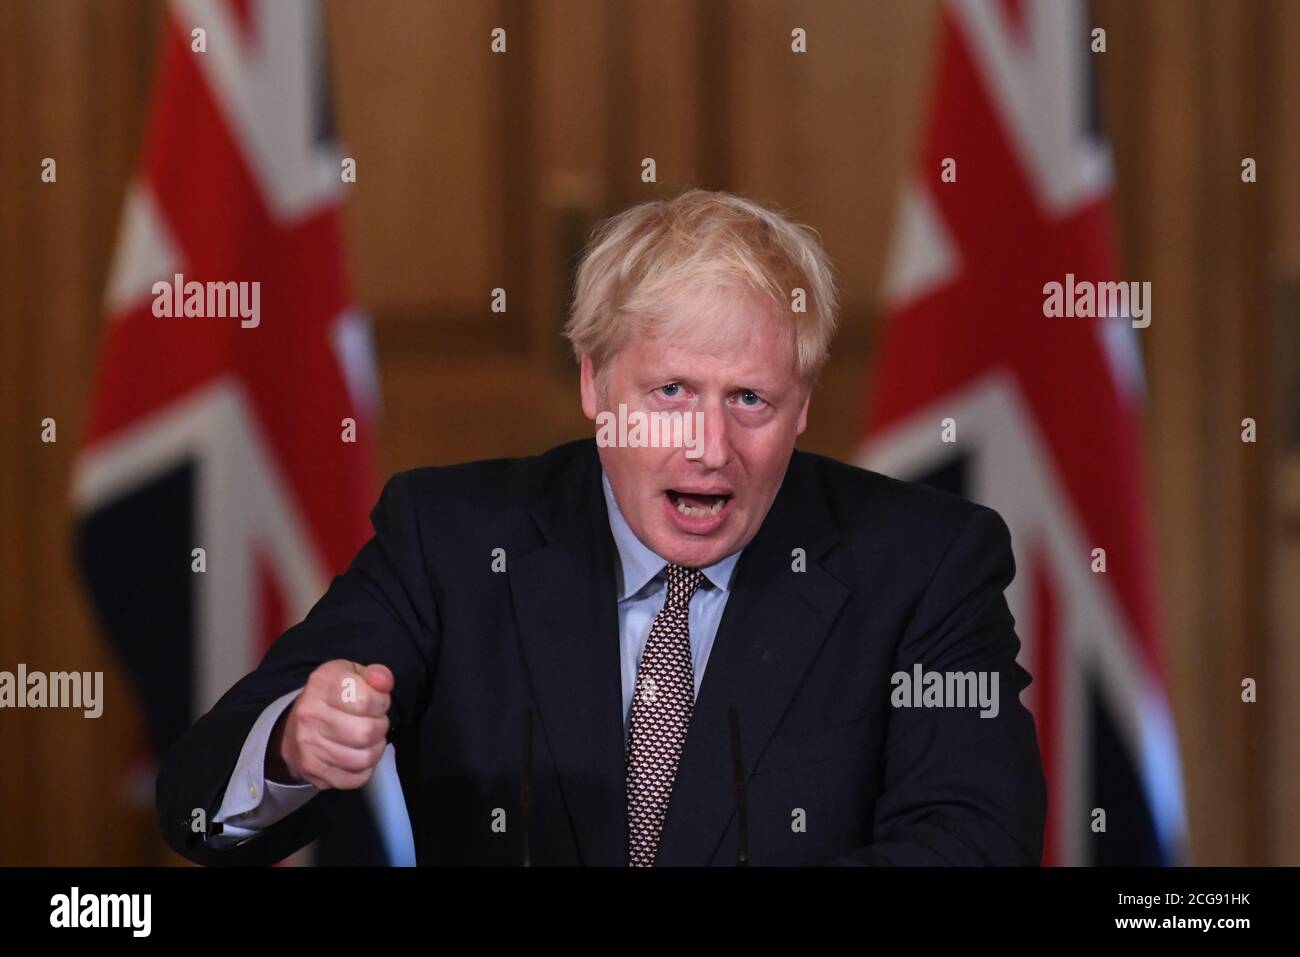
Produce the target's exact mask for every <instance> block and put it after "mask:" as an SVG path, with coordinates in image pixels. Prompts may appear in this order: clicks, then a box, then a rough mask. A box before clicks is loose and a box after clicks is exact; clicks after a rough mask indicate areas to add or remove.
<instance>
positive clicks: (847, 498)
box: [792, 452, 1005, 546]
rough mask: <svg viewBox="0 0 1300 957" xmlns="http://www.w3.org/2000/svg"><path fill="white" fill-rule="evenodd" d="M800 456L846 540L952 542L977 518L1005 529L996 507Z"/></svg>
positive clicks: (829, 460)
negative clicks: (896, 539) (882, 539)
mask: <svg viewBox="0 0 1300 957" xmlns="http://www.w3.org/2000/svg"><path fill="white" fill-rule="evenodd" d="M795 455H796V456H797V461H798V468H799V470H800V472H802V473H803V474H802V476H801V478H802V481H803V482H806V483H808V486H809V488H810V489H811V490H813V491H812V494H817V495H819V496H820V497H821V498H822V500H823V501H824V502H825V503H826V507H827V508H828V510H829V511H830V513H831V515H832V516H833V518H834V520H835V523H836V524H837V526H838V527H839V529H840V532H841V534H842V535H844V536H845V537H846V538H850V539H852V538H859V537H862V536H869V537H871V538H873V539H877V540H878V539H880V538H881V537H882V536H883V537H885V538H893V537H898V538H901V539H903V540H906V541H908V542H910V543H912V544H914V545H916V546H921V545H923V544H924V543H927V542H935V543H941V544H946V543H949V542H951V541H952V540H953V539H954V538H955V537H956V535H957V534H958V533H959V532H960V531H961V530H962V529H963V528H964V527H965V526H966V525H967V524H968V523H969V522H970V521H971V520H972V519H973V518H974V516H976V515H983V516H984V517H985V519H986V520H988V521H990V522H992V524H994V525H995V526H1000V527H1002V528H1003V529H1005V525H1004V524H1003V522H1002V519H1001V517H1000V516H999V515H998V514H997V513H996V512H995V511H994V510H993V509H991V508H988V507H987V506H984V505H979V504H977V503H975V502H972V501H970V500H969V499H966V498H962V497H961V496H960V495H954V494H953V493H951V492H946V491H943V490H941V489H937V488H934V487H932V486H929V485H925V484H922V483H920V482H909V481H904V480H902V479H897V478H891V477H890V476H888V475H883V474H881V473H879V472H873V471H870V470H869V469H865V468H860V467H858V466H855V465H850V464H848V463H846V462H841V461H838V460H836V459H832V458H828V457H827V456H823V455H816V454H813V453H808V452H796V453H795ZM792 464H793V463H792Z"/></svg>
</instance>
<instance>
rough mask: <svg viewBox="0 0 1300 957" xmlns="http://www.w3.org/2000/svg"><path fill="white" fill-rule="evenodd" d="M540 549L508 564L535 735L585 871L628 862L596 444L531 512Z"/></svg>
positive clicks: (610, 590)
mask: <svg viewBox="0 0 1300 957" xmlns="http://www.w3.org/2000/svg"><path fill="white" fill-rule="evenodd" d="M532 517H533V520H534V521H535V522H536V524H537V527H538V530H539V531H540V532H541V534H542V537H543V540H544V544H543V545H542V547H541V548H539V549H537V550H536V551H533V552H530V553H529V554H526V555H521V556H518V557H513V556H512V557H510V558H509V559H508V565H507V568H508V574H509V578H510V591H511V596H512V598H513V601H514V608H515V617H516V621H517V625H518V630H519V637H520V644H521V646H522V651H523V655H524V660H525V662H526V663H527V667H528V673H529V676H530V679H531V681H532V689H533V694H534V696H535V699H536V702H537V709H538V716H539V721H538V724H539V727H540V734H542V735H544V736H545V740H546V744H547V746H548V748H549V749H550V751H551V753H552V754H553V755H554V757H555V766H556V770H557V774H558V776H559V781H560V789H561V792H562V793H563V795H564V800H565V803H566V806H567V808H568V811H569V816H570V819H571V822H572V825H573V828H574V831H575V833H576V834H577V837H578V847H579V854H580V857H581V859H582V861H583V863H584V864H601V865H626V864H627V813H626V797H625V793H626V790H625V784H624V765H623V716H622V713H621V712H622V690H621V684H620V681H621V679H620V664H619V637H618V611H617V602H616V595H615V583H614V543H613V538H612V535H611V533H610V530H609V518H608V516H607V515H606V512H605V500H604V496H603V494H602V492H601V488H600V467H599V462H598V459H597V457H596V455H595V446H594V443H592V444H590V447H584V448H583V449H582V450H581V451H580V452H579V453H578V454H577V455H575V456H574V459H573V461H572V462H571V463H570V464H569V466H568V467H567V468H566V469H564V470H563V471H562V473H561V474H560V475H559V476H557V478H556V480H555V482H554V483H553V485H552V486H551V487H550V488H549V489H545V490H543V494H542V497H541V499H540V501H539V504H538V505H537V506H535V507H534V508H533V510H532Z"/></svg>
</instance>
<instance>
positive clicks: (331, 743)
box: [265, 660, 393, 789]
mask: <svg viewBox="0 0 1300 957" xmlns="http://www.w3.org/2000/svg"><path fill="white" fill-rule="evenodd" d="M392 690H393V673H392V672H391V671H389V670H388V669H387V668H386V667H384V666H383V665H370V666H369V667H362V666H361V665H358V664H356V663H354V662H351V661H342V660H338V661H327V662H325V664H323V665H321V666H320V667H319V668H317V669H316V670H315V671H313V672H312V673H311V677H309V678H308V679H307V686H306V687H305V688H303V691H302V694H300V695H298V697H297V698H296V699H295V700H294V702H293V705H292V706H291V707H290V708H289V709H288V710H287V711H286V712H285V713H284V714H282V715H280V719H279V720H278V721H277V722H276V723H275V730H274V731H272V733H271V740H270V742H269V743H268V744H267V747H266V765H265V772H266V776H267V777H269V778H270V779H271V780H273V781H280V782H282V783H288V782H297V783H303V782H306V783H308V784H314V785H316V787H318V788H342V789H350V788H359V787H361V785H363V784H365V783H366V782H367V781H369V780H370V775H372V774H374V772H375V765H377V764H378V763H379V759H380V758H381V757H382V756H383V754H384V747H385V745H386V744H387V743H388V741H387V737H386V735H387V734H388V707H389V705H390V704H391V703H392V698H391V693H392Z"/></svg>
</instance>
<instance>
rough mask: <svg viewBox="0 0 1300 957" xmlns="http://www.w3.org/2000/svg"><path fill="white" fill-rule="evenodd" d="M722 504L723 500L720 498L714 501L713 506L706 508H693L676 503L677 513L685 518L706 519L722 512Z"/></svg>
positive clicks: (683, 503) (682, 503)
mask: <svg viewBox="0 0 1300 957" xmlns="http://www.w3.org/2000/svg"><path fill="white" fill-rule="evenodd" d="M722 504H723V500H722V499H721V498H718V499H715V500H714V502H713V504H712V505H710V506H709V507H708V508H694V507H692V506H690V505H687V504H686V503H685V502H678V503H677V511H679V512H681V513H682V514H683V515H685V516H686V517H687V518H708V517H709V516H711V515H717V514H718V513H719V512H720V511H722Z"/></svg>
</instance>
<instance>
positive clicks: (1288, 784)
mask: <svg viewBox="0 0 1300 957" xmlns="http://www.w3.org/2000/svg"><path fill="white" fill-rule="evenodd" d="M994 5H995V6H997V7H999V8H1008V9H1011V8H1015V7H1017V6H1018V5H1017V4H1014V3H1007V4H1003V3H1000V2H999V3H996V4H994ZM189 6H194V5H186V4H180V5H178V7H179V8H180V9H182V10H186V9H187V8H188V7H189ZM233 6H234V7H235V8H236V9H238V10H240V11H241V15H244V16H247V15H248V11H249V10H250V9H253V10H255V9H256V7H257V5H256V4H252V5H251V7H250V4H246V3H235V4H233ZM322 9H323V13H324V28H325V32H324V43H325V47H326V49H327V50H328V57H329V62H330V70H329V74H330V89H331V92H332V99H333V127H334V132H335V133H336V134H337V136H338V138H339V141H340V149H341V152H342V153H343V155H346V156H350V157H354V158H356V160H357V180H356V183H355V184H350V185H348V186H347V187H346V188H345V190H344V193H343V199H344V203H343V206H342V225H343V232H342V237H341V243H340V246H341V252H342V256H343V260H344V262H345V263H346V267H345V268H346V272H347V273H348V274H350V277H351V281H352V288H353V292H354V299H355V302H356V303H357V305H358V306H359V307H360V308H361V309H362V310H363V311H364V312H366V313H368V314H369V316H370V318H371V320H372V324H373V346H374V356H375V360H376V363H377V369H378V381H379V391H380V395H381V397H382V412H381V413H380V414H379V417H378V420H377V421H376V423H375V425H374V427H373V430H372V431H370V432H369V435H370V436H371V438H372V445H371V447H370V448H369V449H368V454H370V455H372V456H373V474H374V477H375V480H376V482H377V481H378V479H379V478H380V477H383V476H387V475H390V474H391V473H393V472H395V471H397V470H400V469H406V468H412V467H416V466H421V465H428V464H441V463H450V462H456V461H462V460H466V459H474V458H482V457H492V456H506V455H523V454H529V453H534V452H538V451H541V450H544V449H546V448H548V447H550V446H551V445H554V444H556V443H559V442H561V441H565V440H567V439H570V438H574V437H579V436H582V435H587V434H589V432H590V426H589V424H588V423H587V422H586V420H585V419H583V417H582V416H581V413H580V410H579V408H578V397H577V388H576V386H577V373H576V366H575V365H574V363H573V360H572V358H571V356H570V354H569V352H568V347H567V343H566V342H565V341H564V340H563V339H562V338H561V336H560V329H561V326H562V324H563V321H564V318H565V310H566V307H567V297H568V289H569V283H570V280H571V270H572V266H573V262H574V257H575V256H576V255H577V253H578V252H579V250H580V249H581V247H582V245H583V243H584V242H585V240H586V237H587V235H588V233H589V231H590V229H591V227H592V226H593V225H594V224H595V223H596V222H598V221H599V220H600V219H601V218H603V217H605V216H607V215H609V214H611V213H614V212H616V211H618V210H620V209H623V208H625V207H626V206H628V205H631V204H633V203H635V202H638V201H641V200H643V199H647V198H651V197H655V196H669V195H673V194H675V193H676V192H678V191H679V190H680V189H681V188H683V187H686V186H701V187H705V188H710V189H726V190H730V191H735V192H739V193H742V194H745V195H747V196H750V197H753V198H755V199H759V200H763V201H766V202H770V203H773V204H776V205H779V206H781V207H784V208H787V209H789V210H791V211H792V212H793V213H794V215H796V216H797V217H798V218H800V219H801V220H803V221H804V222H807V223H809V224H811V225H813V226H815V227H816V228H817V229H818V231H819V232H820V233H821V235H822V238H823V240H824V242H825V245H826V248H827V250H828V251H829V253H830V255H831V257H832V258H833V259H834V261H835V263H836V264H837V267H838V269H839V271H840V276H841V280H842V284H843V291H844V307H843V320H842V327H841V331H840V333H839V335H838V337H837V339H836V341H835V344H834V346H833V349H832V358H831V361H830V364H829V366H828V368H827V369H826V371H825V373H824V374H823V376H822V379H821V382H820V385H819V388H818V390H817V392H816V393H815V397H814V400H813V409H812V415H811V418H810V421H809V428H808V431H807V433H806V434H805V436H804V438H803V441H802V443H801V447H802V448H804V449H807V450H810V451H816V452H822V453H825V454H829V455H832V456H835V457H838V458H842V459H848V460H856V459H857V458H858V456H859V453H860V450H861V448H862V444H863V440H864V437H865V435H866V429H867V422H868V420H869V415H870V413H869V409H868V397H869V395H871V390H872V384H873V383H872V376H873V374H874V372H873V370H874V368H875V366H874V363H875V362H876V361H877V360H878V358H879V351H880V343H881V337H882V330H883V328H884V325H885V321H886V319H887V311H888V310H887V309H886V308H885V305H884V297H883V293H882V288H883V282H884V275H885V270H886V264H887V258H888V254H889V250H890V248H891V242H892V241H893V237H894V229H895V227H896V225H897V223H898V210H899V196H900V191H901V189H902V186H903V184H904V182H906V181H907V179H908V177H909V176H910V175H911V174H912V173H913V171H914V169H915V165H916V161H917V158H918V155H919V151H920V146H921V141H922V138H923V136H924V133H925V130H926V129H927V126H928V124H929V122H930V119H931V117H930V112H929V111H930V106H931V102H932V100H931V98H932V95H933V92H934V89H935V83H936V78H937V73H938V67H939V64H938V57H939V50H940V38H941V36H942V30H941V26H940V24H941V16H942V11H941V5H940V4H939V3H938V2H935V0H896V2H892V0H818V2H816V3H799V2H794V0H538V2H531V0H481V2H474V3H465V2H461V0H369V2H364V3H362V2H352V0H330V2H326V3H324V4H323V5H322ZM168 16H169V13H168V8H167V7H166V6H165V5H164V3H162V2H160V0H141V2H134V0H132V2H111V3H110V2H102V0H0V244H2V247H0V248H2V251H3V255H2V256H0V394H2V396H3V401H2V402H0V422H2V423H3V428H0V669H4V670H9V671H13V670H15V668H16V666H17V664H18V663H19V662H25V663H26V665H27V667H28V668H29V669H38V668H39V669H44V670H47V671H57V670H74V669H75V670H82V671H96V670H100V671H103V672H104V673H105V690H104V698H105V710H104V714H103V716H102V717H101V718H99V719H96V720H86V719H84V718H82V717H81V714H80V712H78V711H53V710H47V711H33V710H8V709H6V710H4V711H0V767H2V768H3V769H4V770H3V772H2V773H0V802H2V810H0V863H3V864H155V863H170V862H175V861H178V860H179V858H177V857H175V856H174V855H173V854H171V852H170V851H168V850H166V849H165V848H164V846H163V845H162V842H161V840H160V838H159V836H158V827H157V822H156V820H155V815H154V810H153V804H152V764H151V761H150V757H149V754H148V749H147V747H146V746H145V745H144V742H145V741H146V740H147V738H148V733H147V726H148V724H149V717H148V715H147V714H146V712H147V710H148V709H147V708H145V707H143V706H142V705H141V704H140V701H139V696H138V694H137V692H136V690H135V687H134V686H133V684H132V683H131V681H130V680H129V679H128V674H127V669H125V668H124V666H123V663H122V658H121V656H120V655H119V654H117V653H115V652H114V651H113V650H112V649H113V645H111V644H110V643H109V642H107V641H106V640H105V635H104V632H103V630H102V628H101V625H100V621H101V619H100V618H97V617H96V615H95V613H94V611H93V608H92V605H91V602H90V600H89V597H88V593H87V589H86V587H85V585H84V583H83V581H82V579H81V577H80V575H79V573H78V568H77V563H76V561H75V543H76V541H77V538H76V536H77V527H78V522H79V516H78V513H77V511H76V510H75V509H74V507H73V504H72V503H73V497H74V471H75V469H76V466H77V461H78V455H79V453H80V451H81V450H82V448H83V447H84V446H85V444H86V436H87V435H88V434H90V433H91V432H92V431H93V428H92V424H91V421H90V420H91V417H92V407H93V406H94V404H95V402H96V399H95V382H96V380H97V377H98V376H100V375H101V374H102V373H101V371H100V370H101V363H102V362H103V361H104V355H105V349H106V338H107V331H106V317H107V315H108V310H107V308H106V305H105V302H106V290H107V289H108V286H109V278H110V269H111V267H112V263H113V260H114V255H115V253H116V251H117V249H118V246H119V242H120V236H121V235H122V234H121V232H120V229H121V225H122V220H123V210H124V208H125V207H126V204H127V195H128V187H129V186H130V184H131V183H132V181H133V179H134V178H135V177H136V176H137V174H138V172H139V170H140V168H141V164H142V162H144V160H145V156H144V155H143V154H144V153H145V152H146V146H145V143H146V137H147V130H148V124H149V118H150V104H151V102H153V100H154V97H155V95H156V92H157V85H158V83H159V82H160V76H161V70H160V57H161V52H162V51H163V50H164V49H165V47H166V36H165V34H166V31H167V30H168V29H174V27H169V26H168ZM1087 19H1088V23H1089V24H1090V25H1091V26H1097V27H1102V28H1104V29H1105V30H1106V33H1107V49H1106V52H1105V53H1102V54H1097V55H1095V56H1093V57H1092V58H1091V63H1092V65H1093V67H1094V68H1095V71H1096V76H1097V81H1098V84H1099V85H1098V96H1099V106H1100V115H1101V118H1102V123H1103V126H1104V128H1105V132H1106V134H1107V136H1108V137H1109V140H1110V143H1111V146H1112V149H1113V157H1114V185H1113V191H1112V195H1111V200H1112V209H1113V213H1114V221H1115V226H1116V236H1115V247H1116V248H1115V252H1116V253H1117V255H1118V258H1119V262H1120V263H1121V267H1120V275H1121V276H1122V277H1123V278H1125V279H1135V280H1147V281H1151V282H1152V283H1153V287H1154V290H1155V292H1154V296H1155V318H1154V321H1153V323H1152V325H1151V327H1150V328H1148V329H1145V330H1143V331H1142V334H1141V336H1140V346H1141V349H1142V361H1143V364H1144V367H1145V374H1146V413H1145V423H1144V432H1143V438H1142V443H1143V448H1144V451H1145V456H1146V463H1147V476H1146V478H1145V479H1144V482H1145V483H1146V485H1147V490H1146V492H1147V497H1148V499H1149V502H1150V521H1151V526H1152V531H1153V535H1154V538H1153V544H1154V555H1155V557H1154V564H1155V569H1154V570H1155V583H1156V586H1157V589H1158V591H1157V598H1158V605H1159V612H1160V615H1161V617H1162V620H1163V623H1164V624H1163V627H1162V630H1161V641H1162V642H1163V645H1164V657H1165V665H1164V684H1165V688H1166V691H1167V695H1168V700H1169V707H1170V710H1171V713H1172V717H1173V722H1174V727H1175V731H1176V734H1177V740H1178V745H1179V751H1180V757H1181V765H1182V778H1183V787H1184V797H1185V803H1186V815H1187V848H1186V850H1187V856H1186V860H1187V861H1188V862H1190V863H1193V864H1201V865H1209V864H1214V865H1239V864H1256V865H1263V864H1293V865H1294V864H1300V814H1298V813H1297V810H1298V809H1300V760H1298V754H1300V747H1298V746H1297V744H1296V737H1295V734H1296V729H1297V728H1300V643H1297V638H1298V637H1300V635H1298V634H1297V632H1298V630H1300V629H1298V628H1297V622H1300V401H1298V400H1300V215H1298V214H1300V176H1297V175H1295V171H1296V170H1297V169H1300V3H1297V2H1294V0H1195V2H1193V0H1139V2H1132V0H1098V2H1095V3H1093V4H1092V5H1091V8H1090V13H1089V14H1088V18H1087ZM497 27H502V28H504V29H505V31H506V36H507V37H508V44H509V45H508V53H507V54H506V55H503V56H502V55H494V54H493V53H492V52H491V49H490V38H491V31H492V30H493V29H494V28H497ZM795 27H802V28H803V29H804V30H806V33H807V38H808V50H809V53H808V54H807V55H804V56H795V55H791V49H790V45H791V30H792V29H793V28H795ZM1080 42H1081V43H1086V42H1087V40H1086V38H1082V39H1081V41H1080ZM183 106H184V104H182V107H183ZM188 148H189V149H193V150H196V151H200V152H201V151H203V150H204V149H205V147H204V146H203V144H188ZM45 157H55V158H57V161H58V179H57V183H48V182H42V179H41V169H42V166H41V164H42V160H43V158H45ZM644 157H654V158H655V161H656V166H657V182H654V183H646V182H643V181H642V175H641V174H642V165H641V161H642V159H643V158H644ZM1244 157H1252V158H1254V159H1255V160H1256V161H1257V168H1258V179H1257V182H1255V183H1252V184H1244V183H1243V182H1242V178H1241V164H1242V160H1243V158H1244ZM335 168H336V169H337V164H336V166H335ZM214 188H216V187H214ZM167 275H168V277H170V271H168V273H167ZM498 287H500V288H504V289H507V290H508V293H509V306H508V309H507V311H506V312H504V313H498V312H493V311H492V310H491V308H490V291H491V290H492V289H494V288H498ZM1066 321H1070V320H1066ZM286 359H287V361H288V362H289V364H290V365H292V363H293V361H294V359H293V356H292V355H290V356H288V357H286ZM1245 417H1253V418H1255V419H1256V420H1257V422H1258V423H1259V425H1258V441H1257V442H1255V443H1249V444H1248V443H1243V442H1242V440H1241V431H1242V429H1241V420H1242V419H1243V418H1245ZM47 418H52V419H54V420H55V421H56V422H57V430H58V433H57V435H58V438H57V441H56V442H48V441H45V442H43V441H41V435H42V429H43V426H42V422H43V420H45V419H47ZM377 488H378V485H377V484H375V485H374V487H373V489H372V490H371V491H372V493H373V492H374V491H377ZM364 507H365V509H367V510H368V507H369V506H368V504H366V505H365V506H364ZM326 564H332V562H326ZM333 564H336V563H333ZM290 617H292V616H290ZM254 660H255V659H254ZM250 667H251V665H250ZM1248 677H1250V678H1255V679H1256V680H1257V682H1258V689H1259V690H1258V702H1257V703H1255V704H1243V702H1242V700H1241V683H1242V680H1243V679H1244V678H1248Z"/></svg>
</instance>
